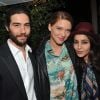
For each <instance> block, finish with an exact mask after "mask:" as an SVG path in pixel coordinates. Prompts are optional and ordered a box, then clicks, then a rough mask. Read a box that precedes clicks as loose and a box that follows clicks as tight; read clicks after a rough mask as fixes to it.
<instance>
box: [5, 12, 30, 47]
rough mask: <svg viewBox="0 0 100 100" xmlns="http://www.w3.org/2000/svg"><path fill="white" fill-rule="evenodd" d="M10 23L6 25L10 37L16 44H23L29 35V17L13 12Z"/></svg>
mask: <svg viewBox="0 0 100 100" xmlns="http://www.w3.org/2000/svg"><path fill="white" fill-rule="evenodd" d="M10 20H11V21H10V24H9V26H8V27H6V29H7V31H8V32H9V35H10V39H11V40H12V42H13V43H14V44H15V45H17V46H24V45H25V44H26V42H27V39H28V37H29V35H30V21H29V17H28V16H27V15H26V14H24V13H20V14H14V15H12V16H11V18H10Z"/></svg>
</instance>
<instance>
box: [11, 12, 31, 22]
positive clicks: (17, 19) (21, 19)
mask: <svg viewBox="0 0 100 100" xmlns="http://www.w3.org/2000/svg"><path fill="white" fill-rule="evenodd" d="M10 20H11V22H29V17H28V16H27V15H26V14H24V13H20V14H14V15H12V16H11V17H10Z"/></svg>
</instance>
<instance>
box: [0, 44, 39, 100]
mask: <svg viewBox="0 0 100 100" xmlns="http://www.w3.org/2000/svg"><path fill="white" fill-rule="evenodd" d="M29 56H30V59H31V62H32V65H33V73H34V84H35V86H34V89H35V92H36V96H37V98H38V99H37V100H41V99H39V84H38V76H37V69H36V68H37V67H36V66H35V65H36V64H35V59H34V57H33V55H32V54H31V53H29ZM0 100H28V98H27V95H26V91H25V87H24V83H23V80H22V77H21V74H20V71H19V69H18V66H17V64H16V61H15V60H14V57H13V55H12V53H11V51H10V49H9V47H8V44H7V43H6V44H4V45H2V46H0Z"/></svg>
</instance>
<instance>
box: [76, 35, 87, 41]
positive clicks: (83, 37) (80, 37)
mask: <svg viewBox="0 0 100 100" xmlns="http://www.w3.org/2000/svg"><path fill="white" fill-rule="evenodd" d="M74 39H77V40H89V38H88V36H87V35H85V34H76V35H75V36H74Z"/></svg>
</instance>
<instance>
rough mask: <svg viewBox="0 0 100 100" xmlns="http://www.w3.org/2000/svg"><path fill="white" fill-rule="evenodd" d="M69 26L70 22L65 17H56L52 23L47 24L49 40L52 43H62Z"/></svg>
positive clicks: (65, 38) (67, 35)
mask: <svg viewBox="0 0 100 100" xmlns="http://www.w3.org/2000/svg"><path fill="white" fill-rule="evenodd" d="M71 28H72V25H71V23H70V22H69V21H68V20H65V19H58V20H57V22H56V23H55V24H53V25H51V24H49V26H48V29H49V31H50V32H51V35H50V36H51V37H50V42H51V43H52V44H54V45H58V46H60V45H62V44H63V43H64V41H65V40H67V38H68V37H69V35H70V31H71Z"/></svg>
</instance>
